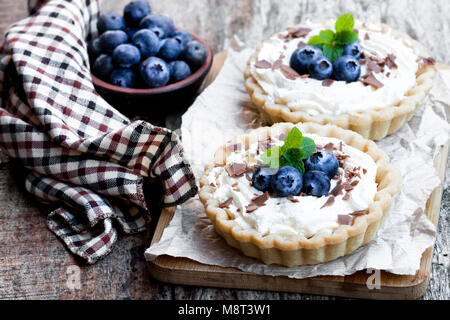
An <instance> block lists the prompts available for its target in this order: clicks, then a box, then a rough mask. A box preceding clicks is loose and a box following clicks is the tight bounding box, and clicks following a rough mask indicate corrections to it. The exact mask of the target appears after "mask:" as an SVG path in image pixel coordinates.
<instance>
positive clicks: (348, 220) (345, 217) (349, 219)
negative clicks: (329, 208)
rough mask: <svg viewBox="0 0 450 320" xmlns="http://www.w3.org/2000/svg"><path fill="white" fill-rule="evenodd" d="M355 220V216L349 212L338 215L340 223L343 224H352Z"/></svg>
mask: <svg viewBox="0 0 450 320" xmlns="http://www.w3.org/2000/svg"><path fill="white" fill-rule="evenodd" d="M352 222H353V218H352V217H351V216H350V215H347V214H339V215H338V223H339V224H343V225H347V226H349V225H351V224H352Z"/></svg>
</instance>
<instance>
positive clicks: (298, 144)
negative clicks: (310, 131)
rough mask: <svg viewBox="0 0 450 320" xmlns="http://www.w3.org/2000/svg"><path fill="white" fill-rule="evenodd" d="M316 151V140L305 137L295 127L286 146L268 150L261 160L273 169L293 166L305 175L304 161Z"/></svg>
mask: <svg viewBox="0 0 450 320" xmlns="http://www.w3.org/2000/svg"><path fill="white" fill-rule="evenodd" d="M314 151H316V144H315V143H314V140H312V139H311V138H308V137H304V136H303V134H302V133H301V131H300V130H299V129H298V128H297V127H293V128H292V129H291V131H290V132H289V134H288V135H287V137H286V139H285V140H284V144H283V145H282V146H275V147H272V148H269V149H267V150H266V152H265V153H264V154H263V155H262V156H261V159H262V160H263V161H264V163H265V164H267V165H268V166H269V167H271V168H274V169H278V168H280V167H284V166H291V167H294V168H296V169H297V170H298V171H300V173H301V174H304V173H305V167H304V163H303V160H304V159H307V158H308V157H309V156H310V155H311V154H313V153H314Z"/></svg>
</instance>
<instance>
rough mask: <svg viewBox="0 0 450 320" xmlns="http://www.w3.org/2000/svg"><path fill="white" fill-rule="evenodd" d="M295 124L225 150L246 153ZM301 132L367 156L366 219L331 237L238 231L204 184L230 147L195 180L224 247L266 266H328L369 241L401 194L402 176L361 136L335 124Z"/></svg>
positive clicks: (241, 139)
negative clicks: (369, 194)
mask: <svg viewBox="0 0 450 320" xmlns="http://www.w3.org/2000/svg"><path fill="white" fill-rule="evenodd" d="M293 126H294V125H293V124H291V123H279V124H275V125H273V126H272V127H262V128H258V129H255V130H253V131H251V132H249V133H248V134H246V135H243V136H239V137H236V138H235V139H233V140H232V141H230V142H229V144H228V145H232V144H235V143H241V144H242V145H243V146H244V147H245V148H248V147H249V145H250V144H252V143H254V142H256V141H261V140H264V139H266V138H268V137H270V136H272V137H276V136H279V135H280V134H282V133H284V134H287V133H288V132H289V131H290V130H291V128H292V127H293ZM296 126H297V127H299V129H300V130H301V131H302V132H303V133H314V134H318V135H321V136H325V137H332V138H337V139H340V140H342V141H344V142H345V143H346V144H348V145H350V146H353V147H355V148H357V149H359V150H361V151H363V152H365V153H367V154H368V155H369V156H370V157H372V159H373V160H374V161H375V163H376V165H377V174H376V182H377V183H378V187H377V193H376V194H375V197H374V201H373V202H372V203H371V204H370V205H369V207H368V213H367V214H366V215H361V216H356V217H354V219H353V224H352V225H339V227H337V228H336V229H335V230H334V231H333V233H332V234H331V235H323V234H316V235H314V236H312V237H311V238H305V237H303V236H292V237H289V238H286V237H281V236H279V235H270V234H269V235H265V236H263V235H261V234H260V233H259V232H258V231H257V230H255V229H243V228H242V227H241V226H240V225H239V224H238V223H236V222H235V221H234V220H233V218H232V215H231V214H229V213H228V212H227V209H226V208H220V204H219V201H218V200H216V199H214V197H213V193H214V191H215V187H213V186H211V185H210V184H209V183H208V179H207V177H208V175H209V173H210V172H211V170H212V169H213V168H214V167H215V166H217V165H225V159H226V155H227V153H228V152H229V151H228V150H229V148H227V147H226V146H223V147H221V148H219V150H218V151H217V152H216V155H215V158H214V160H213V161H212V162H211V163H209V164H208V165H207V166H206V168H205V171H204V174H203V176H202V178H201V180H200V191H199V197H200V200H201V202H202V203H203V205H204V207H205V211H206V214H207V216H208V217H209V218H210V219H211V221H212V222H213V224H214V227H215V229H216V231H217V233H218V234H220V235H221V236H222V237H223V238H224V239H225V240H226V242H227V243H228V244H229V245H230V246H232V247H235V248H237V249H239V250H240V251H241V252H243V253H244V254H245V255H247V256H250V257H254V258H257V259H259V260H261V261H262V262H264V263H265V264H279V265H284V266H288V267H291V266H300V265H314V264H318V263H323V262H327V261H331V260H334V259H337V258H339V257H342V256H344V255H347V254H349V253H351V252H353V251H354V250H356V249H357V248H359V247H361V246H363V245H365V244H367V243H368V242H369V241H371V240H372V239H373V238H374V236H375V234H376V232H377V231H378V229H379V228H380V227H381V226H382V224H383V222H384V220H385V218H386V216H387V214H388V212H389V208H390V205H391V202H392V198H393V196H394V195H395V194H396V193H398V192H399V191H400V185H401V176H400V174H399V172H398V170H397V169H396V168H395V167H394V166H393V165H391V164H390V162H389V158H388V156H387V155H386V154H385V153H384V152H383V151H381V150H380V149H378V147H377V145H376V144H375V143H374V142H373V141H370V140H367V139H364V138H363V137H362V136H361V135H359V134H357V133H355V132H353V131H350V130H344V129H342V128H339V127H337V126H334V125H318V124H315V123H304V124H297V125H296Z"/></svg>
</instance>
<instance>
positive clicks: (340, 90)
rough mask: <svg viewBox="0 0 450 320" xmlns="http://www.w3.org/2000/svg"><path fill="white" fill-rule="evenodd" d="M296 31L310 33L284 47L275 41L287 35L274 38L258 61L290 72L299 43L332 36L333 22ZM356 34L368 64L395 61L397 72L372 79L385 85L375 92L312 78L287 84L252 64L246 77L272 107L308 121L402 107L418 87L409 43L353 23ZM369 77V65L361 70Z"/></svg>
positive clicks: (391, 70)
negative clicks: (326, 34) (392, 58)
mask: <svg viewBox="0 0 450 320" xmlns="http://www.w3.org/2000/svg"><path fill="white" fill-rule="evenodd" d="M300 27H306V28H310V29H311V32H309V33H308V35H307V36H305V37H303V38H295V39H289V40H288V41H285V39H280V37H279V35H287V34H288V32H287V31H284V32H281V33H278V34H275V35H274V36H272V37H271V38H270V39H268V40H267V41H265V42H264V43H263V44H262V46H261V48H260V51H259V53H258V55H257V59H256V60H257V61H261V60H266V61H268V62H270V63H272V64H273V63H274V62H275V61H276V60H278V59H280V56H281V57H282V63H283V64H284V65H287V66H289V61H290V58H291V55H292V53H293V52H294V50H295V49H297V48H298V46H299V43H301V42H304V43H307V42H308V40H309V39H310V38H311V37H313V36H315V35H318V34H319V33H320V31H322V30H325V29H332V30H334V21H331V20H330V21H326V22H322V23H313V22H308V23H304V24H302V25H301V26H300ZM355 28H356V29H357V30H358V31H359V42H360V44H361V47H362V50H363V53H364V56H365V58H366V59H367V58H370V57H373V58H375V59H378V60H382V59H385V58H386V57H387V56H388V55H390V54H391V55H394V56H395V58H396V59H395V64H396V65H397V67H396V68H394V67H393V68H389V67H387V66H386V67H385V68H384V71H383V72H379V73H374V76H375V78H376V79H377V80H378V81H380V82H381V83H382V84H383V85H384V86H383V87H381V88H378V89H376V88H374V87H372V86H370V85H365V84H363V83H362V82H361V81H356V82H352V83H346V82H345V81H335V82H333V83H332V85H330V86H323V85H322V81H321V80H315V79H312V78H296V79H288V78H287V77H286V76H285V75H284V74H283V73H282V71H281V70H280V69H279V68H278V69H275V70H272V69H271V68H267V69H263V68H256V67H255V61H253V62H252V63H251V64H250V71H251V73H252V75H253V77H254V78H255V79H256V81H257V82H258V84H259V85H260V86H261V87H262V88H263V90H264V91H265V92H266V93H267V94H268V95H269V98H270V99H272V101H273V102H278V103H280V104H284V105H286V106H288V107H289V108H290V110H291V111H304V112H307V113H308V114H309V115H311V116H314V115H318V114H328V115H339V114H342V113H351V112H358V111H364V110H367V109H371V108H373V109H375V108H386V107H389V106H393V105H396V104H398V103H400V102H401V101H402V100H403V99H404V98H405V94H406V93H407V92H408V90H409V89H411V88H412V87H413V86H414V85H415V84H416V72H417V70H418V68H419V63H420V57H419V55H418V53H416V52H414V49H413V45H412V44H411V43H408V41H407V39H404V38H401V39H400V38H398V37H396V35H395V34H394V33H395V31H393V30H392V29H390V28H387V29H386V30H383V31H382V28H383V27H382V26H381V25H376V24H361V23H360V22H358V21H357V22H355ZM367 73H368V70H367V65H366V64H363V65H361V76H364V75H366V74H367Z"/></svg>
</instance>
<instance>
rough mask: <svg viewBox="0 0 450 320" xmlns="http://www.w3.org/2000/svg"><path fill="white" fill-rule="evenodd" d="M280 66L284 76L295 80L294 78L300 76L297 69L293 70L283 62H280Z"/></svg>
mask: <svg viewBox="0 0 450 320" xmlns="http://www.w3.org/2000/svg"><path fill="white" fill-rule="evenodd" d="M280 68H281V72H282V73H283V74H284V76H285V77H286V78H288V79H290V80H295V79H296V78H298V77H300V75H299V74H298V73H297V71H295V70H294V69H292V68H291V67H289V66H287V65H285V64H282V65H281V67H280Z"/></svg>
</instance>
